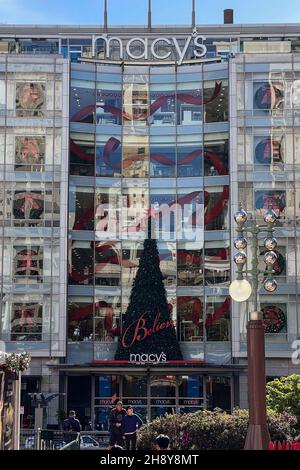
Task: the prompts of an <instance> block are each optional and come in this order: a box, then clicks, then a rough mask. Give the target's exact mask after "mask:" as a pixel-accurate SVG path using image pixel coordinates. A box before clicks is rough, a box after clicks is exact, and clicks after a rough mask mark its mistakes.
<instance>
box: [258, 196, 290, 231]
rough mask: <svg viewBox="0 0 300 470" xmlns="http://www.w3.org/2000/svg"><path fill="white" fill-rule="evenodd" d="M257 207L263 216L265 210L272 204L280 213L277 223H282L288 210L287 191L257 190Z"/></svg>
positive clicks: (278, 213)
mask: <svg viewBox="0 0 300 470" xmlns="http://www.w3.org/2000/svg"><path fill="white" fill-rule="evenodd" d="M254 197H255V209H256V211H257V212H258V213H259V214H260V215H261V216H263V214H264V213H265V211H266V210H267V209H268V208H269V206H270V205H272V207H273V209H274V211H275V212H276V213H277V215H278V220H277V224H280V225H281V224H282V223H283V221H284V218H285V212H286V192H285V191H280V190H259V191H255V196H254Z"/></svg>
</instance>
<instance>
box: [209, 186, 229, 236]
mask: <svg viewBox="0 0 300 470" xmlns="http://www.w3.org/2000/svg"><path fill="white" fill-rule="evenodd" d="M228 202H229V187H228V186H223V187H217V186H216V187H207V188H205V193H204V205H205V213H204V224H205V230H228V229H229V207H228Z"/></svg>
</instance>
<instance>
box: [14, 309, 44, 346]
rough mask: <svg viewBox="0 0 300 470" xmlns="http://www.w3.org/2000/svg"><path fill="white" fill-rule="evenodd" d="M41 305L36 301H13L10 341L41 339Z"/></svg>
mask: <svg viewBox="0 0 300 470" xmlns="http://www.w3.org/2000/svg"><path fill="white" fill-rule="evenodd" d="M42 324H43V307H42V305H41V304H37V303H13V304H12V312H11V336H10V339H11V341H41V340H42Z"/></svg>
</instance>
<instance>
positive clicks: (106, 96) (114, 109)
mask: <svg viewBox="0 0 300 470" xmlns="http://www.w3.org/2000/svg"><path fill="white" fill-rule="evenodd" d="M102 85H103V89H102V88H101V89H98V90H97V95H96V99H97V101H96V123H97V124H107V125H111V124H117V125H121V124H122V92H121V88H120V89H111V90H110V89H106V87H107V84H101V83H98V84H97V88H99V87H102Z"/></svg>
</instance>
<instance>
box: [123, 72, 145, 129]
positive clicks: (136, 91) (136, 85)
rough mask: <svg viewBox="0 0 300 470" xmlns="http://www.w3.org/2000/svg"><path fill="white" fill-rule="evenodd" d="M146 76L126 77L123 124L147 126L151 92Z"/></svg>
mask: <svg viewBox="0 0 300 470" xmlns="http://www.w3.org/2000/svg"><path fill="white" fill-rule="evenodd" d="M145 82H147V77H146V76H124V84H123V124H124V125H125V126H126V125H128V126H130V125H132V124H138V125H139V126H143V125H144V126H145V125H146V124H147V118H148V103H149V96H148V93H149V90H148V84H147V83H145Z"/></svg>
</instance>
